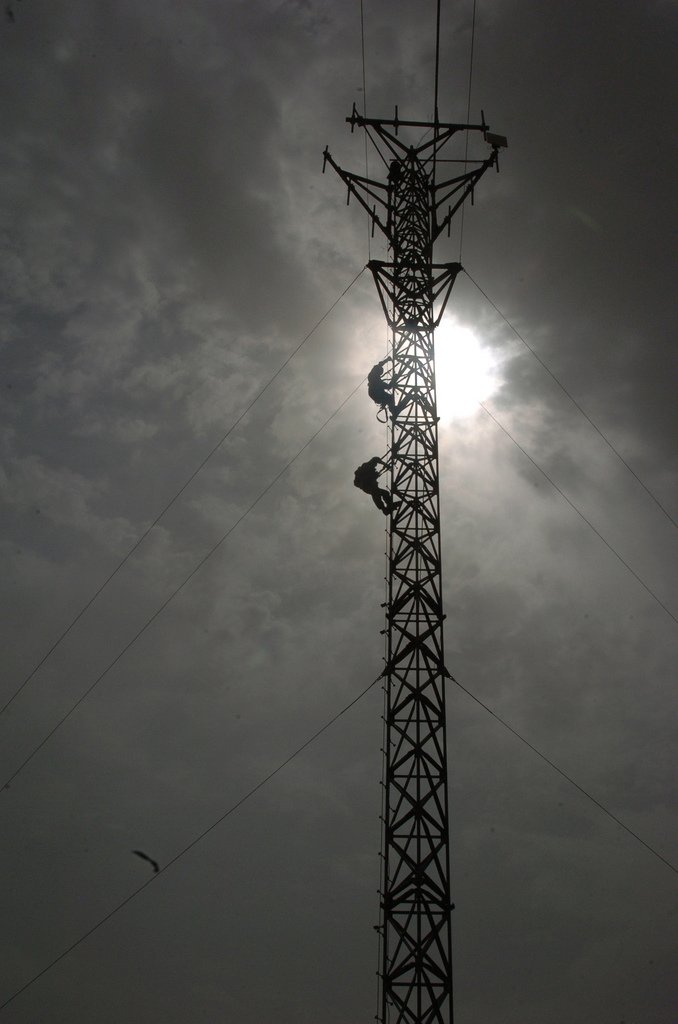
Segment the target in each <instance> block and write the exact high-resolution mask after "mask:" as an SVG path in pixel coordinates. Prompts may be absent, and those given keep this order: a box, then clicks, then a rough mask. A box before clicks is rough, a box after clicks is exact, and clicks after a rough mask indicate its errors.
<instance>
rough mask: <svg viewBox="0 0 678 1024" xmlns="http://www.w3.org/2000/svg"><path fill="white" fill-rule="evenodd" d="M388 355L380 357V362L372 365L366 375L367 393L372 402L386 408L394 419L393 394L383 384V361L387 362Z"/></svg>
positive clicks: (395, 410)
mask: <svg viewBox="0 0 678 1024" xmlns="http://www.w3.org/2000/svg"><path fill="white" fill-rule="evenodd" d="M389 358H390V357H389V356H387V357H386V359H382V361H381V362H380V363H377V364H376V366H373V367H372V369H371V370H370V372H369V373H368V375H367V394H368V395H369V396H370V398H371V399H372V401H373V402H376V403H377V405H378V406H379V407H380V409H388V411H389V412H390V413H391V418H392V419H395V416H396V412H397V409H396V404H395V400H394V398H393V395H392V394H391V392H390V391H387V390H386V385H385V384H384V380H383V375H384V363H387V362H388V360H389Z"/></svg>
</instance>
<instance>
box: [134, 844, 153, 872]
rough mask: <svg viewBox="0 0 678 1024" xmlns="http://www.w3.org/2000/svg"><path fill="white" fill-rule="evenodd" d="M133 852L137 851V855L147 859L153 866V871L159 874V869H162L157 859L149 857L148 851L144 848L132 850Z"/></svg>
mask: <svg viewBox="0 0 678 1024" xmlns="http://www.w3.org/2000/svg"><path fill="white" fill-rule="evenodd" d="M132 853H136V855H137V857H141V858H142V860H147V861H148V863H149V864H151V865H152V866H153V871H154V872H155V874H156V875H157V873H158V871H160V865H159V864H158V862H157V860H153V858H152V857H149V856H148V854H147V853H144V852H143V850H132Z"/></svg>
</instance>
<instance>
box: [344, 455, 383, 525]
mask: <svg viewBox="0 0 678 1024" xmlns="http://www.w3.org/2000/svg"><path fill="white" fill-rule="evenodd" d="M379 463H381V464H382V466H384V468H386V464H385V462H384V460H383V459H380V458H379V456H378V455H375V456H374V458H373V459H370V460H369V462H363V464H362V466H358V468H357V469H356V471H355V475H354V477H353V485H354V487H358V488H359V489H360V490H361V491H364V492H365V494H369V495H371V496H372V501H373V502H374V504H375V505H376V506H377V508H378V509H380V510H381V511H382V512H383V513H384V515H385V516H387V515H390V513H391V511H392V509H393V498H392V497H391V495H390V493H389V492H388V491H387V490H386V489H385V488H384V487H380V486H379V476H380V473H383V472H384V470H383V469H382V470H380V471H379V472H377V466H378V465H379Z"/></svg>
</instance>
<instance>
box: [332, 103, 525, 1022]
mask: <svg viewBox="0 0 678 1024" xmlns="http://www.w3.org/2000/svg"><path fill="white" fill-rule="evenodd" d="M347 121H348V123H349V124H350V125H351V130H352V131H353V130H354V129H355V128H361V129H363V130H364V131H365V132H366V133H367V135H368V137H369V138H370V140H371V142H372V143H373V144H374V146H375V148H376V150H377V152H378V154H379V157H380V158H381V161H382V162H383V166H384V168H385V175H384V176H385V179H386V180H385V181H379V180H377V179H372V178H369V177H364V176H361V175H358V174H353V173H351V172H347V171H344V170H343V169H342V168H341V167H339V166H338V165H337V164H336V163H335V161H334V160H333V159H332V157H331V155H330V153H329V151H328V150H327V149H326V150H325V153H324V157H325V165H326V164H327V163H329V164H330V165H331V166H332V167H333V168H334V169H335V171H336V172H337V173H338V174H339V176H340V177H341V178H342V180H343V181H344V183H345V184H346V186H347V189H348V197H347V198H348V200H349V201H350V198H351V197H352V196H353V197H355V198H356V199H357V200H358V202H359V203H360V204H361V205H362V206H363V207H364V208H365V210H366V211H367V213H368V215H369V217H370V219H371V221H372V225H373V231H374V229H376V228H378V229H379V230H380V231H381V232H382V233H383V234H384V235H385V236H386V238H387V240H388V244H389V250H390V252H391V254H392V260H391V262H390V263H386V262H383V261H380V260H371V261H370V263H369V264H368V267H369V269H370V270H371V271H372V274H373V276H374V280H375V283H376V286H377V292H378V294H379V298H380V301H381V304H382V307H383V310H384V313H385V315H386V319H387V321H388V324H389V327H390V330H391V337H392V348H391V359H392V380H391V382H390V386H391V389H392V394H393V405H392V409H391V417H390V454H389V457H388V459H387V460H386V461H387V462H388V465H389V467H390V489H391V507H390V508H389V510H388V515H389V542H388V551H389V572H388V601H387V605H386V630H385V632H386V636H387V654H386V666H385V669H384V678H385V715H384V717H385V743H384V775H383V785H384V798H383V815H382V821H383V823H382V867H381V885H380V922H379V927H378V931H379V935H380V969H379V975H380V996H379V1013H378V1014H377V1019H378V1020H380V1021H381V1022H382V1024H451V1021H452V953H451V910H452V903H451V899H450V873H449V826H448V799H447V753H446V720H445V679H446V677H447V675H448V673H447V671H446V668H445V659H444V649H443V619H444V614H443V603H442V585H441V558H440V514H439V500H438V498H439V485H438V415H437V407H436V386H435V363H434V351H433V337H434V330H435V328H436V326H437V325H438V323H439V322H440V319H441V317H442V314H443V311H444V309H445V306H446V304H447V300H448V298H449V295H450V292H451V289H452V286H453V284H454V281H455V278H456V276H457V274H458V272H459V270H460V269H461V265H460V264H459V263H445V264H442V263H439V264H436V263H434V262H433V244H434V242H435V241H436V239H437V238H438V237H439V236H440V234H441V233H442V232H443V231H445V230H446V229H447V230H448V231H449V226H450V223H451V220H452V218H453V216H454V214H455V213H456V211H457V210H458V209H459V208H460V207H461V205H462V203H463V202H464V200H465V199H466V198H467V197H469V196H470V197H471V198H473V191H474V188H475V186H476V184H477V183H478V181H479V179H480V178H481V177H482V175H483V174H484V173H485V171H487V170H488V169H489V168H490V167H493V166H496V167H498V151H499V149H500V148H501V147H502V146H505V145H506V140H505V139H504V138H503V137H501V136H497V135H491V134H490V132H489V130H488V126H487V125H486V124H485V118H484V116H483V118H482V123H481V124H474V125H462V124H445V123H441V122H439V121H438V120H437V117H436V120H435V121H434V122H425V121H405V120H399V118H398V110H397V108H396V111H395V117H394V118H393V119H392V120H381V119H371V118H366V117H362V116H361V115H360V114H359V113H358V112H357V110H356V108H355V106H354V108H353V113H352V115H351V117H349V118H347ZM401 132H403V133H404V134H403V135H401ZM415 132H416V135H417V136H422V135H423V138H424V139H426V138H427V137H428V141H421V142H420V143H418V144H415V145H412V144H408V142H407V138H408V137H412V136H413V134H414V133H415ZM458 132H475V133H479V134H480V135H482V137H483V139H484V140H485V141H486V142H487V143H489V146H490V152H489V155H487V156H486V157H485V158H484V159H481V160H477V161H466V160H465V161H460V163H461V165H462V167H461V173H459V174H457V175H454V176H451V177H448V176H446V175H442V176H441V175H439V174H438V173H437V172H439V171H440V168H441V167H444V168H448V167H451V166H454V164H453V163H452V162H448V161H447V160H446V159H445V162H443V159H444V157H445V147H446V146H447V144H448V143H449V142H450V140H451V139H452V137H453V136H454V135H456V134H457V133H458ZM325 165H323V170H324V169H325ZM438 177H442V180H437V178H438Z"/></svg>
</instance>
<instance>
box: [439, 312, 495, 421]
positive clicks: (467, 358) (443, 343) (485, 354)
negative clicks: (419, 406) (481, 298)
mask: <svg viewBox="0 0 678 1024" xmlns="http://www.w3.org/2000/svg"><path fill="white" fill-rule="evenodd" d="M435 357H436V389H437V397H438V415H439V416H440V422H441V424H442V425H446V424H448V423H450V421H451V420H453V419H457V418H459V417H463V416H471V415H472V414H473V413H474V412H475V411H476V409H477V408H478V402H482V401H484V400H485V399H486V398H489V397H490V395H492V394H493V393H494V392H495V391H496V390H497V389H498V387H499V385H500V383H501V381H500V378H499V365H498V362H497V360H496V359H495V358H494V357H493V355H492V353H491V352H490V350H489V349H487V348H483V346H482V345H481V344H480V342H479V341H478V339H477V338H476V336H475V335H474V334H473V332H472V331H470V330H469V329H468V327H462V326H461V325H460V324H458V323H456V321H454V320H452V319H448V318H447V317H443V320H442V321H441V324H440V327H438V328H437V330H436V332H435Z"/></svg>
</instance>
